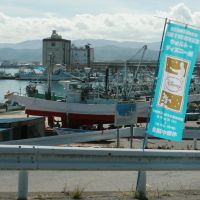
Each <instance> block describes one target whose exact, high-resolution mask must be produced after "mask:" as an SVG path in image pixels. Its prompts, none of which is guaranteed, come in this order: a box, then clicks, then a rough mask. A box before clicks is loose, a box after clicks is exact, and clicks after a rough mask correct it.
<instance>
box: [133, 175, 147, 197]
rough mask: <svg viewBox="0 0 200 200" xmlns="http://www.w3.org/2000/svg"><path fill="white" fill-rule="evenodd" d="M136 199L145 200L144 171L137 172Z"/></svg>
mask: <svg viewBox="0 0 200 200" xmlns="http://www.w3.org/2000/svg"><path fill="white" fill-rule="evenodd" d="M136 197H138V198H139V199H147V196H146V171H139V172H138V179H137V186H136Z"/></svg>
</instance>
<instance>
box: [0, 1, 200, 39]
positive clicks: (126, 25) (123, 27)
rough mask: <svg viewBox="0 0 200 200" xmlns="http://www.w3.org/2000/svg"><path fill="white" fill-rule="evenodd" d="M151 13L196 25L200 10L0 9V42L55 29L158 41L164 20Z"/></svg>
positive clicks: (69, 34)
mask: <svg viewBox="0 0 200 200" xmlns="http://www.w3.org/2000/svg"><path fill="white" fill-rule="evenodd" d="M154 16H163V17H169V18H173V19H176V20H179V21H183V22H186V23H191V24H193V25H196V26H199V25H200V12H192V11H191V10H190V8H188V7H187V6H186V5H185V4H183V3H181V4H178V5H176V6H174V7H172V8H170V9H169V12H161V11H159V12H158V11H157V12H155V13H154V14H138V13H135V14H127V13H116V14H108V13H102V14H96V15H92V14H82V15H75V16H74V17H73V18H64V17H63V18H62V17H58V16H57V15H55V14H52V13H47V14H46V15H44V17H40V18H39V17H34V18H33V17H26V18H25V17H11V16H8V15H5V14H4V13H0V29H1V30H2V31H0V38H1V42H19V41H24V40H32V39H43V38H46V37H49V36H50V34H51V31H52V30H54V29H56V30H57V31H58V34H60V35H62V37H63V38H65V39H71V40H73V39H86V38H92V39H112V40H123V41H125V40H132V41H144V42H145V41H146V42H151V41H159V40H160V38H161V35H162V29H163V24H164V20H160V19H158V18H155V17H154Z"/></svg>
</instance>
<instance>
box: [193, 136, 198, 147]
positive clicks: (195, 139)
mask: <svg viewBox="0 0 200 200" xmlns="http://www.w3.org/2000/svg"><path fill="white" fill-rule="evenodd" d="M193 141H194V150H197V138H194V139H193Z"/></svg>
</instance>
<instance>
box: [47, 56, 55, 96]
mask: <svg viewBox="0 0 200 200" xmlns="http://www.w3.org/2000/svg"><path fill="white" fill-rule="evenodd" d="M53 63H54V53H50V54H49V66H48V80H47V81H48V82H47V86H48V89H47V94H46V99H48V100H51V76H52V71H53V70H52V69H53Z"/></svg>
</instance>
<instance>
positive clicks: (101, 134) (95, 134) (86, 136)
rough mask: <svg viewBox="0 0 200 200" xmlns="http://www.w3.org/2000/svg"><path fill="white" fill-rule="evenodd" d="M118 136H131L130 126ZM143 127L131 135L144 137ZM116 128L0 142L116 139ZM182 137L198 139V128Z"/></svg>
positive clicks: (47, 143)
mask: <svg viewBox="0 0 200 200" xmlns="http://www.w3.org/2000/svg"><path fill="white" fill-rule="evenodd" d="M119 133H120V137H121V138H123V137H131V133H130V128H121V129H119ZM144 134H145V128H140V127H133V137H144ZM116 137H117V130H116V129H113V130H104V131H92V132H91V131H90V132H84V133H69V134H66V135H57V136H48V137H39V138H30V139H24V140H12V141H6V142H0V144H13V145H41V146H46V145H47V146H56V145H65V144H66V145H67V144H73V143H80V142H91V141H100V140H110V139H116ZM183 138H184V139H200V130H198V129H185V130H184V134H183Z"/></svg>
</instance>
